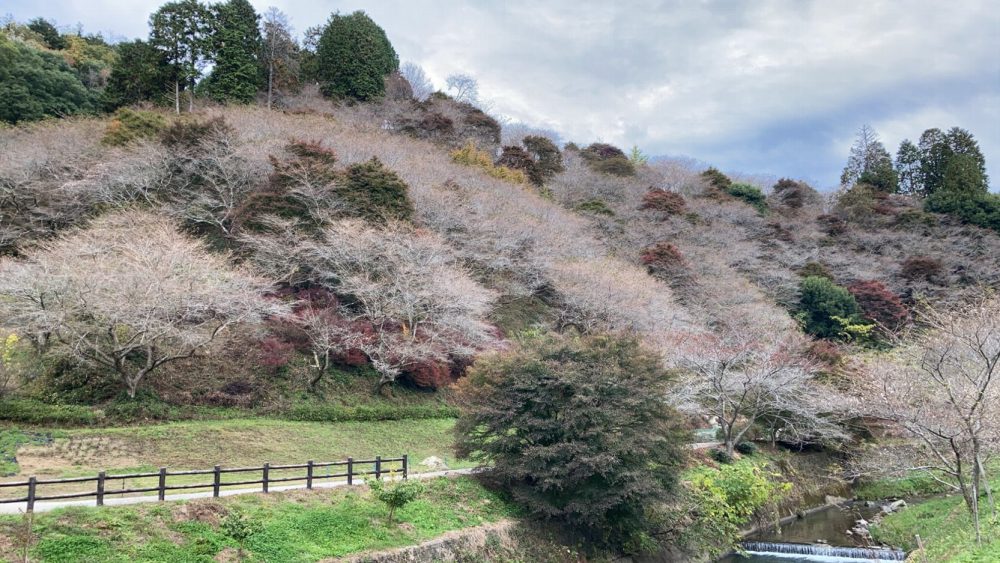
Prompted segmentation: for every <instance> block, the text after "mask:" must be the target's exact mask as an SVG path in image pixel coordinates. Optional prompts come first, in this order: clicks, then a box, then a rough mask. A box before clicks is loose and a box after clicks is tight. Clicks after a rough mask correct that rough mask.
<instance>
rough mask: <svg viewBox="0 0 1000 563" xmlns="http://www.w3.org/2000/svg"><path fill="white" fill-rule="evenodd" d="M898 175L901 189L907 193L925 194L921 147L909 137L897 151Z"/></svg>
mask: <svg viewBox="0 0 1000 563" xmlns="http://www.w3.org/2000/svg"><path fill="white" fill-rule="evenodd" d="M896 175H897V176H898V177H899V191H900V193H904V194H907V195H925V191H924V181H923V175H922V174H921V173H920V149H919V148H917V145H914V144H913V142H912V141H910V140H909V139H903V142H901V143H900V144H899V150H898V151H896Z"/></svg>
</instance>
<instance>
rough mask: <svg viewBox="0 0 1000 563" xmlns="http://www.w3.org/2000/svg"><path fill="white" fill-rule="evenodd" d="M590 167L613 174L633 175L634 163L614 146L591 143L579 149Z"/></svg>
mask: <svg viewBox="0 0 1000 563" xmlns="http://www.w3.org/2000/svg"><path fill="white" fill-rule="evenodd" d="M580 156H581V157H583V160H584V161H585V162H586V163H587V164H588V165H589V166H590V167H591V169H593V170H595V171H597V172H601V173H604V174H611V175H613V176H635V164H634V163H633V162H632V161H631V160H629V158H628V156H626V155H625V153H624V152H622V150H621V149H619V148H618V147H616V146H613V145H609V144H607V143H593V144H591V145H590V146H588V147H587V148H585V149H583V150H581V151H580Z"/></svg>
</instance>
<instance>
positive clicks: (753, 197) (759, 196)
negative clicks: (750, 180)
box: [726, 184, 767, 213]
mask: <svg viewBox="0 0 1000 563" xmlns="http://www.w3.org/2000/svg"><path fill="white" fill-rule="evenodd" d="M726 193H727V194H729V195H731V196H733V197H735V198H736V199H740V200H743V201H745V202H746V203H747V204H748V205H750V206H751V207H753V208H754V209H756V210H757V211H759V212H761V213H765V212H767V197H766V196H765V195H764V192H762V191H760V188H758V187H757V186H753V185H750V184H730V185H729V187H728V188H726Z"/></svg>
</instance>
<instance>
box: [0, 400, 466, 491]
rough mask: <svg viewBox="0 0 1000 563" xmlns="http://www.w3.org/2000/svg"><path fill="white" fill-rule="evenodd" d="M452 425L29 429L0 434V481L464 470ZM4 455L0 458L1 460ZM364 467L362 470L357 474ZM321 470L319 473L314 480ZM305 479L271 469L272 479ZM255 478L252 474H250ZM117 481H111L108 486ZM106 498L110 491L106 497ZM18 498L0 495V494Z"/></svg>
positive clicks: (254, 422)
mask: <svg viewBox="0 0 1000 563" xmlns="http://www.w3.org/2000/svg"><path fill="white" fill-rule="evenodd" d="M454 425H455V421H454V419H420V420H400V421H380V422H296V421H287V420H272V419H249V420H200V421H187V422H173V423H166V424H152V425H146V426H129V427H120V428H77V429H60V430H51V431H46V430H45V429H41V428H36V429H33V430H32V432H33V434H32V435H33V436H39V435H40V436H51V437H52V438H53V439H51V440H49V441H48V442H47V443H46V442H45V441H41V442H40V441H37V440H36V441H35V442H36V443H34V444H32V443H31V442H30V441H29V442H27V443H25V440H26V439H27V438H28V436H27V435H25V434H24V433H23V432H21V431H18V430H14V429H5V430H0V458H4V459H8V460H9V459H12V458H13V455H12V454H13V453H14V448H15V445H16V455H17V462H18V466H14V465H13V463H11V462H10V461H8V462H6V463H4V464H3V468H5V469H6V470H7V471H8V473H12V472H13V470H14V469H15V467H16V471H17V473H16V475H15V476H8V477H3V478H0V481H21V480H24V478H25V477H27V476H29V475H37V476H40V477H50V478H51V477H82V476H91V475H96V474H97V472H99V471H107V472H108V473H110V474H114V473H119V474H120V473H133V472H148V471H155V470H156V468H158V467H168V468H170V469H173V470H184V469H210V468H212V467H213V466H214V465H216V464H219V465H222V466H223V467H255V466H256V467H259V466H260V465H262V464H263V463H264V462H269V463H271V464H274V465H284V464H298V463H305V462H306V461H308V460H314V461H317V462H322V461H336V460H342V459H347V458H348V457H353V458H355V459H362V458H368V459H371V458H373V457H374V456H376V455H381V456H383V457H398V456H401V455H403V454H407V455H409V456H410V460H411V464H410V467H411V471H413V472H420V471H427V470H428V468H426V467H422V466H420V465H419V463H420V461H422V460H423V459H425V458H427V457H431V456H436V457H438V458H441V459H442V460H444V461H445V462H446V463H447V464H448V467H449V468H452V469H454V468H461V467H470V466H471V465H472V464H470V463H469V462H465V461H458V460H456V459H455V456H454V454H453V452H452V444H453V441H454V437H453V434H452V429H453V427H454ZM4 456H6V457H4ZM389 468H390V467H388V466H387V469H389ZM359 469H364V468H359ZM319 473H320V472H318V474H319ZM300 475H304V472H303V471H301V470H295V471H294V472H280V471H273V472H272V473H271V476H272V477H292V476H300ZM252 476H253V474H227V476H226V478H225V479H224V482H225V481H228V480H232V481H238V480H246V479H248V478H250V477H252ZM257 478H259V475H257ZM210 480H211V479H210V478H206V477H204V476H200V477H176V478H174V477H172V478H170V480H169V483H170V484H182V483H205V482H209V481H210ZM120 483H121V482H120V481H116V482H114V486H115V487H119V486H120ZM155 484H156V478H149V479H145V480H135V481H130V482H129V486H130V487H133V486H155ZM92 488H93V485H92V484H73V485H46V486H45V487H44V491H43V492H40V493H39V494H43V495H48V494H54V493H55V492H57V491H58V492H75V491H81V492H82V491H84V490H88V489H92ZM111 492H113V491H112V490H111V489H109V493H111ZM15 494H23V491H15V490H14V489H0V495H3V496H11V495H15Z"/></svg>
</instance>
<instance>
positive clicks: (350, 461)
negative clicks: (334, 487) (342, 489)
mask: <svg viewBox="0 0 1000 563" xmlns="http://www.w3.org/2000/svg"><path fill="white" fill-rule="evenodd" d="M347 484H348V485H353V484H354V458H353V457H349V458H347Z"/></svg>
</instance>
